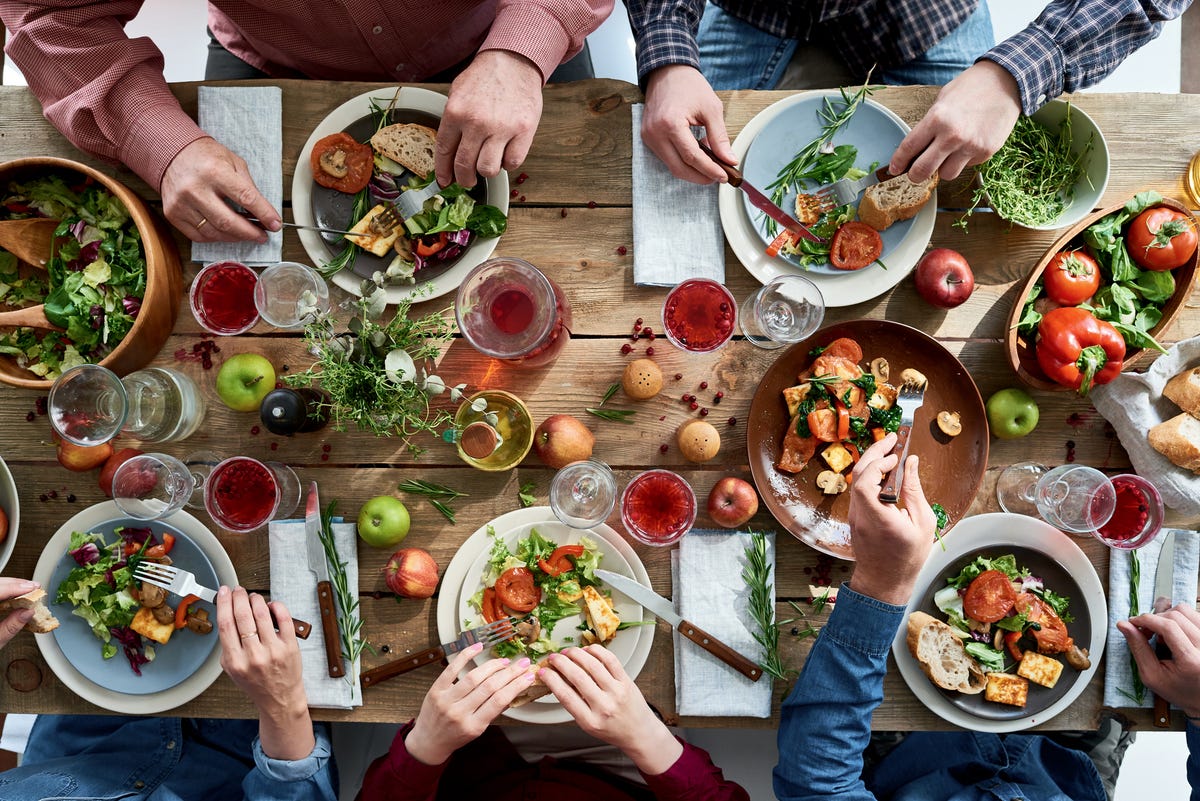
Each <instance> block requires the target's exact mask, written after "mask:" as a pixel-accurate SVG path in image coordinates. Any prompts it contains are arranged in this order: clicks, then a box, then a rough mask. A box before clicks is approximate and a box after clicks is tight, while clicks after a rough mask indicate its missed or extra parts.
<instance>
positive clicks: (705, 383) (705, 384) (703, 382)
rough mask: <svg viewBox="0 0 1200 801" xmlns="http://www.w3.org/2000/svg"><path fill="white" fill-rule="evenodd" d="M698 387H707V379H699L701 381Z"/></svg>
mask: <svg viewBox="0 0 1200 801" xmlns="http://www.w3.org/2000/svg"><path fill="white" fill-rule="evenodd" d="M700 389H708V382H707V381H701V382H700Z"/></svg>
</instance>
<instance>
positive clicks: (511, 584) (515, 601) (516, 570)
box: [496, 567, 542, 612]
mask: <svg viewBox="0 0 1200 801" xmlns="http://www.w3.org/2000/svg"><path fill="white" fill-rule="evenodd" d="M496 598H497V600H499V601H500V603H502V604H504V605H505V606H507V607H508V608H509V609H512V610H513V611H514V612H532V611H533V608H534V607H535V606H537V605H538V601H540V600H542V591H541V589H540V588H539V587H538V586H537V584H535V583H534V581H533V571H531V570H530V569H529V568H527V567H510V568H509V569H508V570H505V571H504V572H503V573H501V574H500V578H498V579H496Z"/></svg>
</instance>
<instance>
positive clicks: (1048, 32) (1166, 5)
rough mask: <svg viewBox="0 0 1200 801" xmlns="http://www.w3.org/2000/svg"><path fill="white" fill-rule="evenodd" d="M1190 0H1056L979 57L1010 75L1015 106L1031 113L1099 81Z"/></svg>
mask: <svg viewBox="0 0 1200 801" xmlns="http://www.w3.org/2000/svg"><path fill="white" fill-rule="evenodd" d="M1190 4H1191V0H1084V2H1069V1H1068V0H1056V2H1053V3H1050V4H1049V5H1048V6H1047V7H1046V8H1045V10H1043V11H1042V13H1041V14H1040V15H1039V16H1038V18H1037V19H1036V20H1034V21H1033V23H1031V24H1030V25H1029V26H1028V27H1027V28H1025V29H1024V30H1022V31H1020V32H1019V33H1017V34H1015V35H1013V36H1011V37H1009V38H1008V39H1006V40H1004V41H1003V42H1001V43H1000V44H998V45H996V47H994V48H992V49H991V50H989V51H988V52H987V53H986V54H984V56H983V58H985V59H988V60H990V61H994V62H995V63H997V64H999V65H1000V66H1001V67H1003V68H1004V69H1006V70H1007V71H1008V72H1009V73H1010V74H1011V75H1012V76H1013V78H1014V79H1015V80H1016V82H1017V86H1018V87H1019V88H1020V92H1021V106H1022V108H1023V110H1024V112H1025V113H1026V114H1032V113H1033V112H1034V111H1036V110H1037V109H1038V108H1040V107H1041V106H1042V104H1044V103H1045V102H1046V101H1048V100H1051V99H1053V98H1055V97H1057V96H1058V95H1060V94H1062V93H1063V92H1074V91H1077V90H1079V89H1085V88H1087V87H1088V86H1091V85H1093V84H1095V83H1097V82H1099V81H1100V80H1102V79H1103V78H1104V77H1105V76H1107V75H1108V74H1109V73H1110V72H1112V71H1113V70H1114V69H1116V68H1117V66H1118V65H1120V63H1121V62H1122V61H1124V60H1125V59H1126V57H1128V56H1129V55H1130V54H1131V53H1133V51H1135V50H1137V49H1138V48H1139V47H1141V46H1142V45H1144V44H1145V43H1146V42H1149V41H1150V40H1151V39H1154V38H1155V37H1157V36H1158V34H1159V32H1160V31H1161V29H1162V25H1163V23H1164V22H1166V21H1168V20H1172V19H1175V18H1176V17H1178V16H1179V15H1180V14H1182V13H1183V12H1184V10H1186V9H1187V7H1188V6H1189V5H1190Z"/></svg>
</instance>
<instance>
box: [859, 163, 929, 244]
mask: <svg viewBox="0 0 1200 801" xmlns="http://www.w3.org/2000/svg"><path fill="white" fill-rule="evenodd" d="M937 184H938V176H937V173H936V172H935V173H934V174H933V175H932V176H930V178H929V180H927V181H924V182H922V183H919V184H914V183H913V182H912V181H910V180H909V178H908V173H904V174H903V175H897V176H896V177H895V178H890V179H888V180H886V181H883V182H881V183H877V184H875V185H874V186H869V187H867V191H866V192H864V193H863V197H862V200H861V201H860V202H859V204H858V219H860V220H862V221H863V222H865V223H866V224H867V225H869V226H871V227H872V228H874V229H875V230H876V231H882V230H884V229H886V228H888V227H889V226H891V224H892V223H895V222H899V221H900V220H907V219H909V218H911V217H915V216H916V215H917V212H919V211H920V210H921V207H922V206H924V205H925V204H926V203H928V202H929V198H931V197H933V190H934V188H936V187H937Z"/></svg>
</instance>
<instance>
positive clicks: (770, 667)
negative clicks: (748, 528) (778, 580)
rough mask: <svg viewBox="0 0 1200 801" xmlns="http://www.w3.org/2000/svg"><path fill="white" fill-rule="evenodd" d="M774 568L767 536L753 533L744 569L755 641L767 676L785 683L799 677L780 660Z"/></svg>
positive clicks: (760, 663)
mask: <svg viewBox="0 0 1200 801" xmlns="http://www.w3.org/2000/svg"><path fill="white" fill-rule="evenodd" d="M771 570H772V568H771V564H770V562H769V561H768V559H767V535H766V534H764V533H762V532H761V531H752V532H751V533H750V547H749V548H747V549H746V564H745V566H744V567H743V568H742V580H743V581H745V582H746V587H747V589H749V591H750V598H749V606H750V616H751V617H752V618H754V626H755V629H756V630H755V631H754V632H752V633H753V635H754V641H755V642H757V643H758V644H759V645H760V646H762V649H763V654H762V660H761V661H760V662H759V663H758V666H759V667H761V668H762V669H763V672H764V673H766V674H767V675H768V676H771V677H773V678H776V679H780V680H782V681H787V680H788V679H790V678H791V677H792V676H794V675H796V671H795V670H792V669H790V668H787V667H785V666H784V664H783V662H782V660H781V659H780V658H779V626H777V625H776V624H775V591H774V585H773V584H772V582H771Z"/></svg>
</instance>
